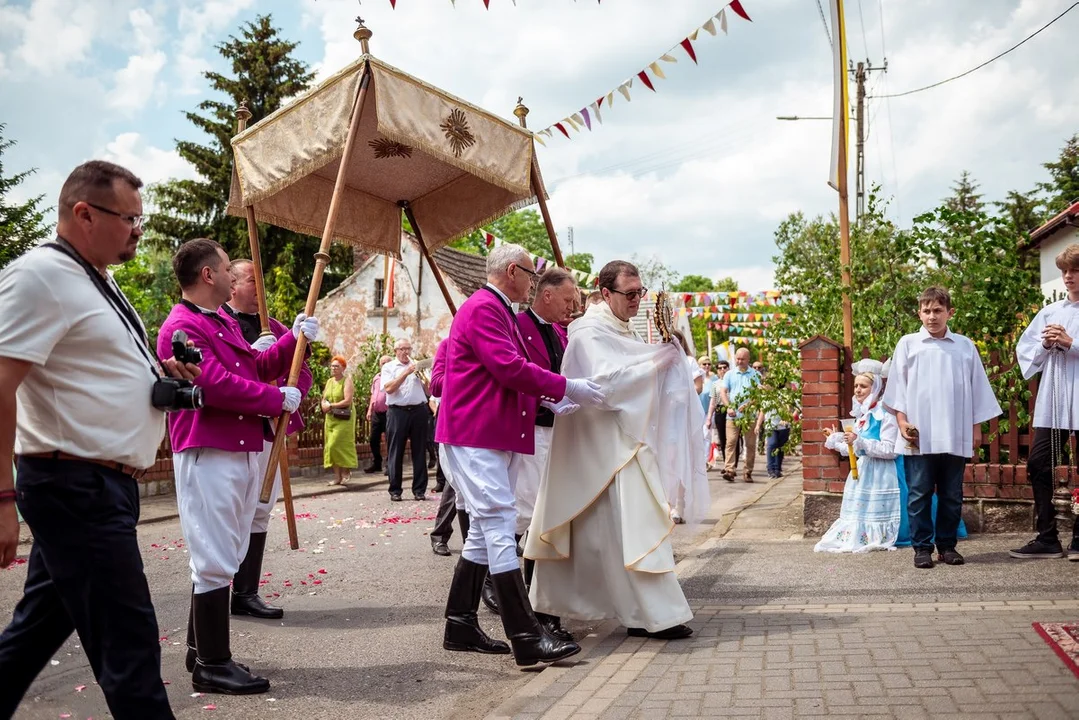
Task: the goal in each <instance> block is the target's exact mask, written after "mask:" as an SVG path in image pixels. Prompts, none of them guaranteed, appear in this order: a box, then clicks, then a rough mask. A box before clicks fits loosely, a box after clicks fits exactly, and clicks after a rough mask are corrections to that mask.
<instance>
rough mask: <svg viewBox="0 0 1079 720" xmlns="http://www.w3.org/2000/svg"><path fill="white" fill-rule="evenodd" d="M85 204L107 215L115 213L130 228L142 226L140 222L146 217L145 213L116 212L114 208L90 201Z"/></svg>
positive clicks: (135, 228)
mask: <svg viewBox="0 0 1079 720" xmlns="http://www.w3.org/2000/svg"><path fill="white" fill-rule="evenodd" d="M86 204H87V205H89V206H90V207H92V208H93V209H94V210H100V211H101V212H103V213H106V214H108V215H115V216H116V217H118V218H120V219H121V220H123V221H124V222H126V223H127V224H128V225H130V226H131V229H132V230H138V229H141V228H142V222H143V220H145V219H146V216H145V215H124V214H123V213H118V212H116V211H115V210H110V209H108V208H107V207H101V206H100V205H94V204H93V203H92V202H88V203H86Z"/></svg>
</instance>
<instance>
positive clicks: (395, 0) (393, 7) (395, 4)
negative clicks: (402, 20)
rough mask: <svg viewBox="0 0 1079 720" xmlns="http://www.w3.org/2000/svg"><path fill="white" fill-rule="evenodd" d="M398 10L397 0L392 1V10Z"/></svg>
mask: <svg viewBox="0 0 1079 720" xmlns="http://www.w3.org/2000/svg"><path fill="white" fill-rule="evenodd" d="M396 9H397V0H390V10H396Z"/></svg>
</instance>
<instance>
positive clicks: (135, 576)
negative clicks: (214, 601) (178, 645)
mask: <svg viewBox="0 0 1079 720" xmlns="http://www.w3.org/2000/svg"><path fill="white" fill-rule="evenodd" d="M17 492H18V500H17V502H18V506H19V511H20V512H21V513H22V515H23V518H25V520H26V523H27V525H29V527H30V529H31V530H32V531H33V533H34V545H33V548H32V549H31V551H30V560H29V563H28V566H27V575H26V585H25V587H24V589H23V597H22V599H21V600H20V601H19V603H18V604H17V605H16V606H15V612H14V616H13V618H12V620H11V624H10V625H8V626H7V628H6V629H5V630H4V632H3V634H0V718H7V717H11V716H12V715H13V714H14V712H15V709H16V708H17V707H18V705H19V701H20V700H21V699H22V697H23V695H24V694H25V693H26V690H27V688H29V687H30V684H31V683H32V682H33V681H34V678H35V677H37V675H38V673H39V672H41V670H42V668H44V667H45V665H46V664H47V663H48V662H49V659H50V658H52V656H53V655H54V654H55V653H56V651H57V650H59V649H60V646H61V645H63V643H64V641H65V640H67V638H68V637H69V636H70V635H71V632H72V630H74V631H76V632H78V634H79V640H80V641H81V644H82V647H83V651H84V652H85V653H86V657H87V658H88V659H89V660H90V667H91V668H93V671H94V677H95V678H96V679H97V682H98V684H99V685H100V686H101V690H102V692H103V693H104V694H105V701H106V702H107V703H108V705H109V710H110V711H111V713H112V715H113V717H115V718H117V720H125V719H126V718H145V719H153V720H158V719H159V718H165V719H168V718H173V717H174V716H173V714H172V710H171V709H170V708H169V699H168V696H167V695H166V694H165V686H164V684H163V683H162V682H161V646H160V642H159V637H160V634H159V632H158V625H157V617H156V616H155V615H154V606H153V604H152V603H151V600H150V588H149V586H148V585H147V583H146V575H145V573H144V572H143V567H142V556H141V555H140V554H139V545H138V539H137V538H136V534H135V525H136V523H137V522H138V518H139V489H138V484H137V483H136V482H135V480H134V479H132V478H131V477H129V476H127V475H124V474H122V473H120V472H118V471H115V470H110V469H108V468H105V467H102V466H100V465H96V464H94V463H86V462H78V461H67V460H50V459H43V458H21V459H20V460H19V484H18V488H17Z"/></svg>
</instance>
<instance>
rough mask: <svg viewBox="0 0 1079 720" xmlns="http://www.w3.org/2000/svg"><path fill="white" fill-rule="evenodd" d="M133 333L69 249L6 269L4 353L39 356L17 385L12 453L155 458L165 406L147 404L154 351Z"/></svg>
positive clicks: (1, 315)
mask: <svg viewBox="0 0 1079 720" xmlns="http://www.w3.org/2000/svg"><path fill="white" fill-rule="evenodd" d="M109 282H110V283H112V280H111V279H110V280H109ZM112 284H113V287H116V286H115V283H112ZM117 292H119V288H117ZM136 342H137V341H136V340H135V338H133V337H132V336H131V334H130V333H129V332H128V330H127V326H126V325H125V324H124V323H123V321H122V320H120V316H119V315H118V314H117V312H116V311H115V310H114V309H113V308H112V306H111V305H110V304H109V302H108V301H107V300H106V299H105V297H104V296H103V295H102V294H101V292H100V291H98V289H97V287H96V286H95V285H94V283H93V281H92V280H90V278H89V277H88V276H87V274H86V271H85V270H83V268H82V266H80V265H79V264H78V263H76V262H75V260H73V259H72V258H70V257H68V256H67V255H65V254H64V253H62V252H59V251H57V250H54V249H52V248H36V249H34V250H31V251H30V252H28V253H26V254H25V255H23V256H22V257H21V258H19V259H17V260H15V261H14V262H13V263H11V264H10V265H9V266H8V267H7V268H5V269H4V271H3V272H0V356H2V357H8V358H13V359H16V360H25V361H27V362H30V363H32V364H33V366H32V367H31V368H30V372H29V373H28V374H27V376H26V379H25V380H23V382H22V384H21V385H20V386H19V390H18V393H17V398H18V421H17V425H16V431H15V453H16V454H18V455H22V454H31V453H42V452H51V451H54V450H58V451H60V452H64V453H69V454H71V455H76V456H78V457H84V458H88V459H94V460H110V461H113V462H119V463H123V464H125V465H132V466H134V467H137V468H148V467H150V466H151V465H153V464H154V460H155V459H156V457H157V449H158V446H159V445H160V444H161V440H162V438H163V437H164V436H165V413H163V412H161V411H159V410H156V409H154V407H153V406H152V405H151V404H150V392H151V389H152V387H153V384H154V381H155V379H156V376H155V373H154V371H153V370H152V369H151V366H150V359H149V358H150V357H152V356H151V355H149V351H147V353H146V354H144V353H143V352H141V351H140V350H139V347H138V345H137V344H136Z"/></svg>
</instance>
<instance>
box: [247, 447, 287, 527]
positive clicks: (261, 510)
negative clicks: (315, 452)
mask: <svg viewBox="0 0 1079 720" xmlns="http://www.w3.org/2000/svg"><path fill="white" fill-rule="evenodd" d="M263 442H264V443H265V444H264V446H263V448H262V452H260V453H259V454H258V477H257V478H256V479H255V480H256V482H257V483H258V488H259V494H261V492H262V478H264V477H266V465H267V464H268V463H269V462H270V448H271V447H273V443H272V442H270V441H269V440H264V441H263ZM281 452H287V448H286V449H283V450H282V451H281ZM280 495H281V464H280V463H278V465H277V472H276V473H274V480H273V490H271V491H270V501H269V502H266V503H264V502H257V501H256V502H257V504H256V505H255V518H254V519H253V520H252V521H251V532H252V533H264V532H266V531H267V530H268V529H269V527H270V515H271V514H272V513H273V507H274V505H276V504H277V498H278V497H279V496H280Z"/></svg>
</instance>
